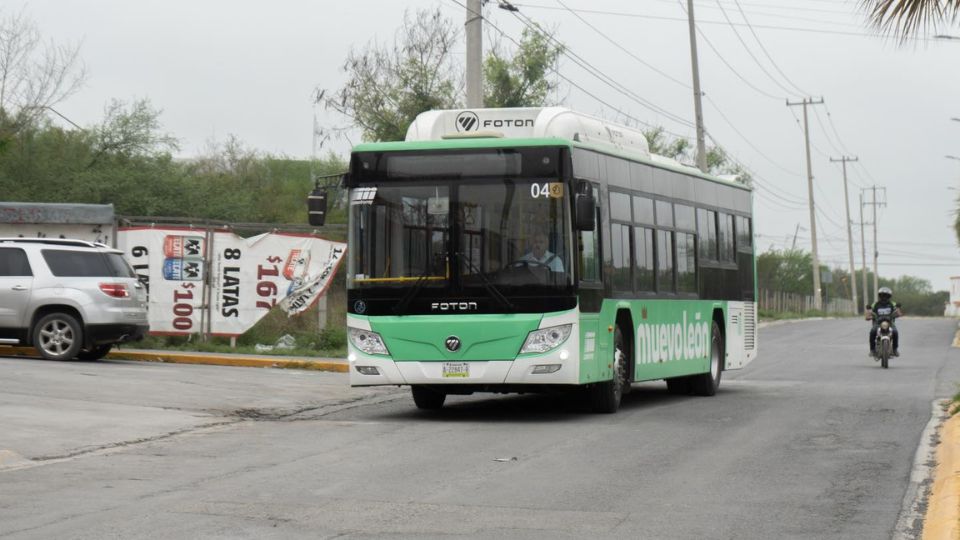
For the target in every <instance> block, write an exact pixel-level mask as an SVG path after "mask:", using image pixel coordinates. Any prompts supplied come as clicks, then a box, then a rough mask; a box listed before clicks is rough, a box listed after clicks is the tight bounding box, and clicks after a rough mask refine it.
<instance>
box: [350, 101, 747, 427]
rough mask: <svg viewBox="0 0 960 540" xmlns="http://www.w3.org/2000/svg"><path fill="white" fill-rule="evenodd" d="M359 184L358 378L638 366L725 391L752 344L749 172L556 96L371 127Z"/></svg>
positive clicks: (355, 179) (602, 396) (499, 382)
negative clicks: (386, 135) (693, 160)
mask: <svg viewBox="0 0 960 540" xmlns="http://www.w3.org/2000/svg"><path fill="white" fill-rule="evenodd" d="M344 183H345V186H346V187H347V188H348V189H349V232H348V255H347V257H348V265H347V288H348V292H347V297H348V299H347V326H348V342H349V343H348V360H349V366H350V384H351V385H353V386H373V385H410V386H411V387H412V392H413V398H414V401H415V403H416V405H417V407H419V408H423V409H436V408H440V407H442V406H443V403H444V400H445V398H446V396H447V395H448V394H470V393H473V392H502V393H508V392H543V391H550V390H556V389H564V390H573V389H581V390H583V391H585V392H586V393H587V395H588V396H589V399H590V403H591V404H592V407H593V408H594V409H595V410H596V411H597V412H615V411H616V410H617V409H618V408H619V405H620V400H621V397H622V395H623V394H624V393H626V392H628V391H629V390H630V383H631V382H638V381H649V380H657V379H665V380H666V382H667V388H668V389H669V391H670V392H673V393H682V394H695V395H707V396H709V395H713V394H714V393H715V392H716V390H717V387H718V386H719V384H720V378H721V375H722V372H723V370H728V369H737V368H741V367H743V366H745V365H746V364H747V363H748V362H750V361H751V360H752V359H753V358H754V357H755V356H756V353H757V334H756V304H755V299H756V280H755V263H754V256H753V240H752V231H751V223H752V220H751V211H752V196H751V191H750V189H749V188H748V187H747V186H744V185H742V184H739V183H737V182H734V181H732V180H729V179H723V178H718V177H715V176H710V175H705V174H702V173H701V172H700V171H698V170H696V169H693V168H690V167H686V166H683V165H681V164H679V163H677V162H676V161H673V160H670V159H667V158H663V157H660V156H656V155H651V154H650V152H649V150H648V147H647V141H646V139H645V138H644V136H643V134H642V133H639V132H637V131H634V130H631V129H629V128H626V127H623V126H618V125H613V124H610V123H607V122H605V121H602V120H599V119H597V118H593V117H590V116H586V115H582V114H578V113H575V112H573V111H570V110H567V109H563V108H555V107H551V108H524V109H474V110H443V111H430V112H426V113H423V114H421V115H420V116H418V117H417V119H416V121H415V122H414V123H413V124H412V125H411V126H410V129H409V131H408V133H407V137H406V140H405V141H402V142H387V143H370V144H360V145H358V146H356V147H355V148H354V149H353V152H352V155H351V159H350V170H349V172H348V174H347V175H346V176H345V177H344Z"/></svg>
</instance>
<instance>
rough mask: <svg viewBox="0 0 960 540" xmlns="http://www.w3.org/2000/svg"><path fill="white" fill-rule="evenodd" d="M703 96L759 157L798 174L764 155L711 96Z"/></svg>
mask: <svg viewBox="0 0 960 540" xmlns="http://www.w3.org/2000/svg"><path fill="white" fill-rule="evenodd" d="M703 97H704V99H705V100H706V102H707V103H709V104H710V106H711V107H713V110H714V111H715V112H716V113H717V114H718V115H719V116H720V118H721V119H723V121H724V122H726V123H727V125H728V126H730V128H731V129H733V131H734V133H736V134H737V135H739V136H740V138H741V139H743V142H745V143H747V145H748V146H750V148H752V149H753V150H754V152H756V153H757V154H759V155H760V157H762V158H763V159H765V160H767V161H768V162H770V164H772V165H773V166H774V167H776V168H778V169H780V170H781V171H783V172H785V173H787V174H789V175H791V176H800V173H799V172H797V171H791V170H789V169H787V168H785V167H784V166H783V165H780V164H779V163H777V162H776V161H774V160H773V159H771V158H769V157H767V155H766V154H765V153H764V152H763V151H761V150H760V149H759V148H757V147H756V145H754V144H753V142H751V141H750V138H749V137H747V136H746V135H744V134H743V133H742V132H741V131H740V130H739V129H737V126H736V125H734V123H733V122H732V121H731V120H730V119H729V118H728V117H727V115H726V114H724V113H723V110H722V109H721V108H720V106H719V105H718V104H717V103H716V102H715V101H714V100H713V98H711V97H710V96H709V95H706V94H705V95H704V96H703Z"/></svg>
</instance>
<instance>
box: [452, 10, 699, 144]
mask: <svg viewBox="0 0 960 540" xmlns="http://www.w3.org/2000/svg"><path fill="white" fill-rule="evenodd" d="M451 1H452V2H453V3H455V4H457V5H459V6H460V7H462V8H464V9H466V10H469V8H468V7H467V6H466V4H463V3H462V2H461V1H460V0H451ZM474 14H475V15H477V16H479V17H480V18H482V19H483V20H484V21H485V22H486V23H487V25H489V26H490V27H491V28H493V29H494V30H495V31H496V32H497V33H498V34H500V36H501V37H503V38H505V39H508V40H509V41H510V42H511V43H513V44H514V45H516V46H517V47H519V46H520V42H518V41H517V40H516V39H514V38H513V37H512V36H510V35H509V34H507V33H506V32H504V31H503V30H501V29H500V27H498V26H497V25H496V24H494V23H493V22H492V21H491V20H490V19H489V18H487V17H484V16H483V14H481V13H476V12H474ZM548 69H550V71H551V72H552V73H554V74H555V75H557V76H558V77H560V78H561V79H563V80H564V81H566V83H567V84H569V85H570V86H572V87H573V88H576V89H577V90H579V91H581V92H583V93H584V94H585V95H587V96H589V97H591V98H593V99H594V100H595V101H597V102H598V103H600V104H602V105H604V106H606V107H608V108H610V109H611V110H613V111H616V112H617V113H618V114H620V115H621V116H622V117H624V118H627V119H629V120H632V121H634V122H636V123H638V124H640V125H643V126H646V127H649V128H654V127H661V128H662V126H654V125H653V124H651V123H649V122H645V121H643V120H640V119H639V118H636V117H635V116H633V115H631V114H628V113H626V112H624V111H623V110H621V109H619V108H618V107H615V106H613V105H611V104H610V103H608V102H607V101H605V100H604V99H602V98H601V97H599V96H597V95H596V94H594V93H592V92H590V91H589V90H587V89H586V88H584V87H582V86H580V85H579V84H577V83H575V82H573V80H571V79H570V78H569V77H567V76H566V75H564V74H563V73H560V71H559V70H557V69H554V68H552V67H551V68H548ZM663 131H664V133H669V134H670V135H673V136H675V137H680V138H687V137H685V136H683V135H680V134H678V133H674V132H672V131H669V130H667V129H663Z"/></svg>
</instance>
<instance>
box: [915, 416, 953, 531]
mask: <svg viewBox="0 0 960 540" xmlns="http://www.w3.org/2000/svg"><path fill="white" fill-rule="evenodd" d="M936 463H937V465H936V469H935V471H934V474H933V484H932V487H931V490H930V495H929V498H928V499H927V512H926V515H925V516H924V519H923V535H922V536H921V538H923V539H924V540H941V539H942V540H947V539H951V540H952V539H956V538H960V470H958V469H960V415H957V416H952V417H950V418H949V419H947V421H946V422H944V423H943V425H942V426H941V428H940V444H939V447H938V448H937V454H936Z"/></svg>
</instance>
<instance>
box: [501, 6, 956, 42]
mask: <svg viewBox="0 0 960 540" xmlns="http://www.w3.org/2000/svg"><path fill="white" fill-rule="evenodd" d="M512 5H514V6H517V7H529V8H535V9H548V10H550V9H553V10H559V9H562V8H558V7H554V6H543V5H535V4H527V3H524V4H512ZM577 11H578V12H580V13H593V14H597V15H610V16H616V17H633V18H638V19H650V20H662V21H677V22H687V19H686V18H685V17H671V16H666V15H647V14H640V13H629V12H622V11H607V10H598V9H577ZM697 23H698V24H701V23H702V24H715V25H726V24H727V23H726V22H724V21H710V20H701V21H697ZM734 24H736V25H737V26H746V25H744V24H740V23H734ZM753 26H754V28H763V29H768V30H785V31H790V32H810V33H815V34H832V35H841V36H858V37H869V38H874V39H876V38H878V37H880V36H879V35H878V34H871V33H868V32H853V31H843V30H827V29H822V28H805V27H798V26H783V25H772V24H755V25H753ZM904 40H905V41H918V42H920V41H926V42H932V41H940V40H939V39H936V38H932V37H921V36H908V37H906V38H904Z"/></svg>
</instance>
